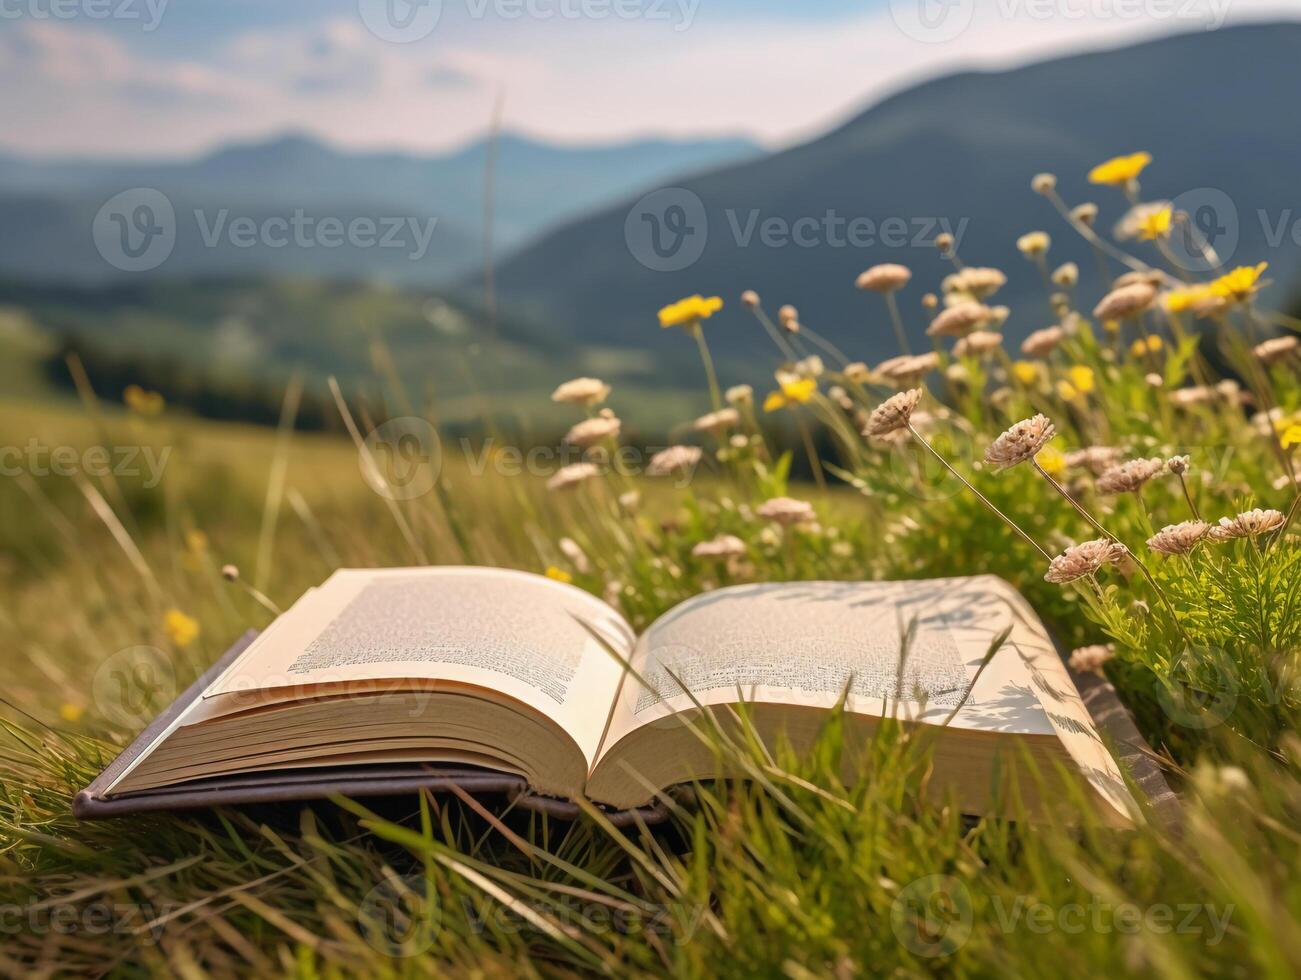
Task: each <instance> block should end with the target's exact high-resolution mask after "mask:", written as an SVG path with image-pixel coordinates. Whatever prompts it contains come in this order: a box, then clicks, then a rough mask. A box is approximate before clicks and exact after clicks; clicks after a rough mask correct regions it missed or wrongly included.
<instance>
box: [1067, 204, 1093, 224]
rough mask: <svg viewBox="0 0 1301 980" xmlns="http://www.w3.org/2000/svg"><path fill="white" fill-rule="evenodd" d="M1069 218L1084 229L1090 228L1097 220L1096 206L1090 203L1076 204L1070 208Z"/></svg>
mask: <svg viewBox="0 0 1301 980" xmlns="http://www.w3.org/2000/svg"><path fill="white" fill-rule="evenodd" d="M1071 218H1072V219H1073V220H1075V221H1078V222H1079V223H1080V224H1082V225H1084V226H1085V227H1092V226H1093V223H1094V222H1095V221H1097V220H1098V206H1097V205H1096V204H1094V203H1092V202H1091V201H1085V202H1084V203H1083V204H1077V205H1075V207H1073V208H1071Z"/></svg>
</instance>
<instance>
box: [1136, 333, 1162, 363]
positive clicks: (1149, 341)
mask: <svg viewBox="0 0 1301 980" xmlns="http://www.w3.org/2000/svg"><path fill="white" fill-rule="evenodd" d="M1164 346H1165V345H1164V344H1163V343H1162V342H1161V338H1160V337H1158V336H1157V335H1156V334H1149V335H1148V336H1146V337H1139V338H1138V340H1136V341H1134V342H1133V343H1132V344H1130V345H1129V356H1130V357H1133V358H1135V359H1137V358H1140V357H1145V356H1147V355H1148V354H1157V353H1160V351H1161V348H1162V347H1164Z"/></svg>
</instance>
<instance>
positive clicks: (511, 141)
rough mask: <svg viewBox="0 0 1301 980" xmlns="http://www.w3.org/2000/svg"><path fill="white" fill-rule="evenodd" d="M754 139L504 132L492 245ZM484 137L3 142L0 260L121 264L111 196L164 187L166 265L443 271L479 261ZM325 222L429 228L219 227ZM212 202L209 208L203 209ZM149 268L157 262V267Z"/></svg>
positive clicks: (387, 275) (227, 269)
mask: <svg viewBox="0 0 1301 980" xmlns="http://www.w3.org/2000/svg"><path fill="white" fill-rule="evenodd" d="M758 152H759V151H758V148H757V147H756V146H755V145H754V144H753V143H750V142H748V141H746V140H741V139H714V140H698V141H669V140H642V141H636V142H630V143H621V144H613V145H607V146H590V147H585V146H578V147H568V146H553V145H549V144H545V143H539V142H536V141H533V140H529V139H525V138H522V137H519V136H513V135H506V136H504V137H502V138H501V139H500V140H499V142H498V146H497V160H496V179H495V189H494V209H495V210H494V220H493V226H494V236H495V245H496V246H497V247H498V248H500V249H509V248H511V247H513V246H516V245H519V244H521V243H523V242H524V241H525V240H527V239H528V238H530V237H532V236H535V235H537V234H539V233H541V232H542V231H543V229H545V228H546V227H548V226H549V225H552V224H554V223H556V222H558V221H561V220H568V219H571V218H573V217H575V216H577V215H580V214H583V213H585V212H587V211H589V210H591V209H593V208H596V207H598V206H601V205H604V204H607V203H609V202H610V201H612V200H616V199H618V198H619V197H621V196H622V195H624V194H627V193H630V192H631V191H633V190H634V189H636V188H637V187H640V186H642V185H643V184H645V183H648V182H653V181H655V180H662V179H665V178H667V177H668V176H670V175H677V174H681V173H684V172H690V171H695V170H700V169H704V168H708V167H712V166H715V165H718V164H720V163H722V162H725V161H734V160H738V159H744V158H748V157H752V156H754V155H756V154H757V153H758ZM486 158H487V146H486V144H485V143H483V142H479V143H475V144H472V145H470V146H467V147H464V148H462V149H459V150H457V151H454V152H451V153H447V154H442V155H426V156H422V155H418V154H411V153H376V152H353V151H347V150H343V149H339V148H335V147H330V146H327V145H325V144H323V143H320V142H318V141H316V140H314V139H310V138H308V137H304V136H297V135H288V136H284V137H280V138H278V139H273V140H269V141H265V142H260V143H251V144H244V145H238V146H228V147H223V148H221V149H218V150H215V151H213V152H211V153H208V154H206V155H203V156H200V157H198V158H195V159H192V160H182V161H149V160H142V161H135V162H119V161H102V160H101V161H96V160H35V159H25V158H19V157H14V156H0V225H2V226H3V227H5V228H11V229H12V228H22V229H24V233H23V235H21V236H19V235H12V234H10V235H6V236H3V237H0V273H3V274H6V275H11V276H13V275H19V276H25V277H32V278H36V279H41V280H46V281H52V280H57V279H62V280H68V279H74V280H80V281H100V280H106V279H111V278H114V277H118V276H119V275H120V273H119V270H117V269H114V268H113V267H112V266H111V265H109V264H108V263H106V262H105V261H104V259H103V258H102V257H101V255H100V254H98V253H97V252H96V249H95V247H94V243H93V242H92V240H91V236H90V234H89V229H90V227H91V224H92V222H93V221H94V219H95V215H96V213H97V212H98V211H99V209H100V207H101V206H102V205H103V204H104V203H105V201H107V200H108V199H109V198H111V197H112V196H113V195H115V194H117V193H119V192H121V191H124V190H127V189H130V188H140V187H145V188H154V189H156V190H158V191H161V192H162V193H163V194H164V195H166V196H167V198H168V200H169V201H170V202H171V204H172V206H173V209H174V211H175V214H176V219H177V237H176V246H175V248H174V249H173V251H172V254H171V255H170V256H169V257H168V258H167V260H166V262H165V263H164V264H163V265H162V266H160V267H159V269H158V270H156V272H157V274H159V275H169V276H185V275H194V274H204V275H221V274H237V275H238V274H249V273H255V274H265V273H268V272H278V273H283V274H286V275H313V276H320V277H327V278H353V279H358V278H374V279H382V280H387V281H396V282H403V283H411V284H418V285H429V284H434V283H439V282H446V281H448V280H450V279H453V278H455V277H456V276H457V275H459V274H463V273H465V272H466V270H469V269H475V268H477V267H478V265H479V263H480V262H481V261H482V228H483V199H484V172H485V163H486ZM298 208H301V209H303V210H304V211H305V212H306V214H307V216H309V217H311V218H313V219H315V220H317V221H320V220H323V219H325V218H335V219H338V220H339V221H341V222H343V223H344V224H347V223H348V222H349V221H352V220H353V219H356V218H363V219H364V218H371V219H375V220H379V221H382V220H383V219H385V218H391V217H396V218H402V219H406V218H411V219H413V220H415V221H417V222H418V223H419V224H420V225H421V226H422V228H421V231H423V227H424V226H425V225H427V224H428V223H429V222H430V221H431V220H432V222H433V225H432V234H430V235H427V236H426V237H427V239H428V241H427V244H426V246H425V247H424V248H420V247H419V246H420V242H419V240H418V239H417V233H416V232H413V231H411V230H410V229H409V228H408V229H407V230H405V231H404V233H403V236H402V238H401V242H402V245H403V246H404V247H397V248H388V247H384V248H379V247H369V248H368V247H360V246H358V247H352V246H349V245H347V244H345V245H343V246H342V247H314V248H306V249H305V248H295V247H283V246H275V245H270V246H268V245H265V244H261V243H259V244H257V245H254V246H252V247H245V246H241V245H239V244H237V243H232V241H231V239H230V236H229V235H227V234H224V233H222V234H219V235H218V237H217V241H216V243H215V244H212V243H211V242H210V241H209V238H210V237H211V236H210V234H208V233H209V232H210V231H211V230H212V229H214V228H217V227H218V221H219V220H220V216H221V215H222V214H223V213H224V214H225V215H226V219H225V220H226V222H227V223H229V222H230V221H233V220H235V219H237V218H240V217H244V218H251V219H252V220H253V221H254V222H255V223H256V224H257V225H259V226H261V225H262V224H264V223H265V222H266V221H267V220H268V219H277V218H287V217H289V216H291V215H292V213H293V211H294V210H295V209H298ZM196 211H199V212H202V213H203V220H202V223H201V222H200V220H199V219H198V218H196V216H195V212H196ZM149 271H150V272H151V273H152V272H155V270H149Z"/></svg>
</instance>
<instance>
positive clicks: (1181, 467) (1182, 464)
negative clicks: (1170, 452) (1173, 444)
mask: <svg viewBox="0 0 1301 980" xmlns="http://www.w3.org/2000/svg"><path fill="white" fill-rule="evenodd" d="M1192 461H1193V460H1192V457H1191V456H1171V457H1170V458H1169V459H1167V460H1166V461H1165V468H1166V469H1168V470H1169V471H1170V472H1171V473H1173V474H1174V475H1175V476H1183V475H1184V474H1185V473H1187V472H1188V468H1189V466H1191V465H1192Z"/></svg>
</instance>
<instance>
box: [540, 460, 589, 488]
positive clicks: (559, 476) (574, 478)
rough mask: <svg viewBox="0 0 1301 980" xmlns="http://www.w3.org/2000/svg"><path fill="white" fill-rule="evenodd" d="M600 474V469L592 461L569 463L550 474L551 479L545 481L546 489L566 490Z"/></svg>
mask: <svg viewBox="0 0 1301 980" xmlns="http://www.w3.org/2000/svg"><path fill="white" fill-rule="evenodd" d="M600 475H601V471H600V470H599V469H597V468H596V466H595V464H593V463H570V464H569V465H568V466H562V467H560V469H558V470H556V472H555V473H554V474H552V476H551V479H549V480H548V481H547V489H548V490H567V489H569V488H570V487H576V486H578V485H579V484H580V483H583V482H584V481H586V480H590V479H592V478H593V477H596V476H600Z"/></svg>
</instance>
